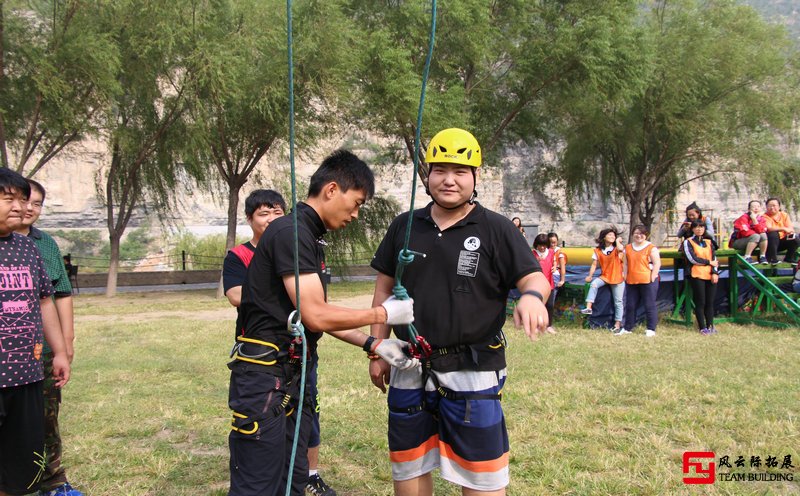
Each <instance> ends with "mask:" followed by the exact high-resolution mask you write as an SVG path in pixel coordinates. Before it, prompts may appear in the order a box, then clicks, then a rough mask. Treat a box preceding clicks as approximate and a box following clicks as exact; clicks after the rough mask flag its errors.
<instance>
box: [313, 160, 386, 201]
mask: <svg viewBox="0 0 800 496" xmlns="http://www.w3.org/2000/svg"><path fill="white" fill-rule="evenodd" d="M331 182H335V183H336V184H338V185H339V187H340V188H341V189H342V192H347V191H350V190H351V189H356V190H360V191H363V192H364V193H366V195H367V199H370V198H372V197H373V196H374V195H375V176H374V175H373V174H372V170H370V168H369V166H368V165H367V164H366V162H364V161H363V160H361V159H360V158H358V157H356V156H355V155H354V154H353V153H352V152H350V151H348V150H336V151H335V152H333V153H331V154H330V155H328V157H327V158H325V160H323V161H322V164H321V165H320V166H319V168H318V169H317V171H316V172H314V175H313V176H311V182H310V183H309V185H308V196H309V197H313V196H317V195H319V194H320V192H321V191H322V187H323V186H325V185H326V184H328V183H331Z"/></svg>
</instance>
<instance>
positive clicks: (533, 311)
mask: <svg viewBox="0 0 800 496" xmlns="http://www.w3.org/2000/svg"><path fill="white" fill-rule="evenodd" d="M547 322H548V317H547V308H546V307H545V306H544V302H542V300H540V299H539V298H537V297H536V296H534V295H529V294H523V295H522V297H521V298H520V299H519V301H518V302H517V307H516V308H515V309H514V325H516V326H517V327H519V326H520V325H521V326H522V328H523V329H525V334H526V335H527V336H528V337H529V338H530V339H531V340H535V339H536V338H537V336H538V335H539V334H541V333H543V332H544V330H545V329H546V328H547Z"/></svg>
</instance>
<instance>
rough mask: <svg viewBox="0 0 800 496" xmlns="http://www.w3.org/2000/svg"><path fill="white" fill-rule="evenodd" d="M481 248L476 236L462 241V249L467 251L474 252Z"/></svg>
mask: <svg viewBox="0 0 800 496" xmlns="http://www.w3.org/2000/svg"><path fill="white" fill-rule="evenodd" d="M480 247H481V240H480V239H478V238H477V237H476V236H470V237H469V238H467V239H465V240H464V248H466V249H467V250H469V251H475V250H477V249H478V248H480Z"/></svg>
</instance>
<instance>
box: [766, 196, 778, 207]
mask: <svg viewBox="0 0 800 496" xmlns="http://www.w3.org/2000/svg"><path fill="white" fill-rule="evenodd" d="M773 200H774V201H776V202H778V206H779V207H780V206H782V205H781V199H780V198H777V197H775V196H773V197H772V198H767V201H765V202H764V204H765V205H766V204H767V203H769V202H771V201H773Z"/></svg>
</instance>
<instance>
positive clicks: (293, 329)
mask: <svg viewBox="0 0 800 496" xmlns="http://www.w3.org/2000/svg"><path fill="white" fill-rule="evenodd" d="M286 45H287V58H288V63H289V164H290V166H291V174H292V223H293V226H294V229H293V231H294V232H293V235H294V294H295V308H296V310H295V311H294V312H292V315H290V316H289V322H288V323H287V326H288V327H289V332H290V333H291V334H292V336H294V337H295V338H299V339H300V341H301V342H302V346H301V347H300V355H301V359H300V363H301V365H300V393H299V395H298V398H297V417H295V426H294V440H293V442H292V454H291V457H290V459H289V473H288V474H286V496H290V495H291V492H292V475H293V472H294V461H295V458H296V456H297V442H298V439H299V438H300V423H301V422H302V420H303V403H304V402H305V391H306V340H305V336H304V332H303V331H304V329H303V323H302V314H301V313H300V244H299V241H298V239H297V176H296V173H295V166H294V63H293V62H294V61H293V58H294V52H293V45H294V40H293V36H292V0H286Z"/></svg>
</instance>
